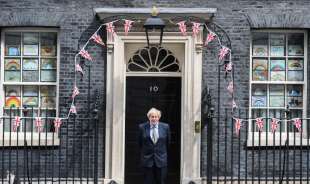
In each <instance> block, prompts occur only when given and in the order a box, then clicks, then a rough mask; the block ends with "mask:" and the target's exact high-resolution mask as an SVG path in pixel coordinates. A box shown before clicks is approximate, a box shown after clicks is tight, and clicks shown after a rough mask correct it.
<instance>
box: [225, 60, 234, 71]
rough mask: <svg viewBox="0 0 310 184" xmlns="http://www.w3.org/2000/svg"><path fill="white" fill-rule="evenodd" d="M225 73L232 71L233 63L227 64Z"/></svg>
mask: <svg viewBox="0 0 310 184" xmlns="http://www.w3.org/2000/svg"><path fill="white" fill-rule="evenodd" d="M224 67H225V72H229V71H231V70H232V62H229V63H227V64H225V66H224Z"/></svg>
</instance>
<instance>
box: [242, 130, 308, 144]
mask: <svg viewBox="0 0 310 184" xmlns="http://www.w3.org/2000/svg"><path fill="white" fill-rule="evenodd" d="M253 134H254V135H253ZM287 140H288V142H287V145H286V141H287ZM274 146H279V147H283V146H290V147H301V146H302V147H304V146H310V139H309V138H307V134H305V133H304V134H303V135H302V136H301V135H300V134H299V133H295V134H294V133H289V134H287V133H282V134H281V133H275V135H273V133H267V135H266V133H264V132H263V133H260V137H259V133H258V132H254V133H252V132H251V133H249V134H248V139H247V147H274Z"/></svg>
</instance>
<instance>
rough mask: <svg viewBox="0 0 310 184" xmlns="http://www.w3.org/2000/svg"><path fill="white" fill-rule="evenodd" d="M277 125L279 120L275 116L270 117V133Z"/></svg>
mask: <svg viewBox="0 0 310 184" xmlns="http://www.w3.org/2000/svg"><path fill="white" fill-rule="evenodd" d="M278 125H279V120H278V119H276V118H272V119H271V131H272V133H275V131H276V130H277V128H278Z"/></svg>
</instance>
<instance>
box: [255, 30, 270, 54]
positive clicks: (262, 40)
mask: <svg viewBox="0 0 310 184" xmlns="http://www.w3.org/2000/svg"><path fill="white" fill-rule="evenodd" d="M252 39H253V42H252V43H253V51H252V52H253V56H267V55H268V33H253V37H252Z"/></svg>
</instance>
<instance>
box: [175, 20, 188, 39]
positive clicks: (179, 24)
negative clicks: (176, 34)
mask: <svg viewBox="0 0 310 184" xmlns="http://www.w3.org/2000/svg"><path fill="white" fill-rule="evenodd" d="M177 25H178V26H179V30H180V31H181V33H182V34H183V36H186V24H185V21H181V22H178V23H177Z"/></svg>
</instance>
